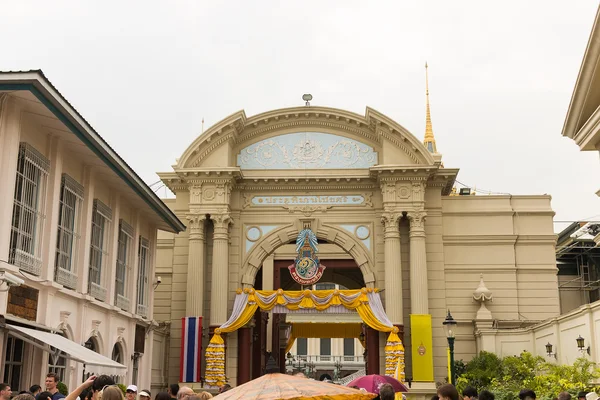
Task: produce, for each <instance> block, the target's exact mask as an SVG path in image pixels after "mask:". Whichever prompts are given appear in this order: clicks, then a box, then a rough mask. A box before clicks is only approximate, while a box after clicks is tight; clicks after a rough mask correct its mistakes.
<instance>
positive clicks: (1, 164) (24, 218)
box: [0, 71, 185, 392]
mask: <svg viewBox="0 0 600 400" xmlns="http://www.w3.org/2000/svg"><path fill="white" fill-rule="evenodd" d="M0 182H2V189H1V193H2V196H0V346H1V354H0V359H1V360H2V364H1V367H0V380H2V381H5V382H7V383H8V384H10V386H11V388H12V390H13V392H18V391H20V390H28V388H29V387H30V386H31V385H32V384H42V385H43V382H44V379H45V376H46V374H47V373H48V372H55V373H57V374H58V375H59V376H60V378H61V380H62V381H63V382H64V383H65V384H67V386H68V387H69V388H74V387H76V386H77V385H78V384H79V383H80V382H81V381H82V379H83V378H84V376H85V375H87V374H90V373H95V374H101V373H106V374H112V375H115V377H116V379H117V381H119V382H122V383H127V384H130V383H137V384H138V385H139V386H140V387H150V384H151V382H152V383H155V381H156V383H157V384H159V385H160V384H164V383H165V382H162V381H159V380H155V379H154V378H153V377H152V367H151V362H150V361H151V357H152V352H153V350H155V346H154V342H155V338H156V337H158V336H160V335H157V332H160V330H161V329H162V327H161V326H159V325H158V324H156V323H155V322H153V303H154V300H153V299H154V286H155V284H154V270H155V265H156V240H157V230H158V229H161V230H163V231H168V232H172V233H177V232H179V231H181V230H183V229H184V228H185V227H184V225H183V224H182V223H181V222H180V221H179V220H178V219H177V217H175V215H174V214H173V213H172V212H171V211H170V210H169V209H168V208H167V207H166V206H165V205H164V204H163V203H162V202H161V201H160V199H158V197H157V196H156V195H155V194H154V193H153V192H152V190H151V189H150V188H149V187H148V186H147V185H146V184H144V182H143V181H142V180H141V179H140V177H139V176H138V175H136V173H135V172H134V171H133V170H132V169H131V168H130V167H129V166H128V165H127V164H126V163H125V161H124V160H123V159H122V158H121V157H119V155H118V154H117V153H116V152H115V151H114V150H113V149H112V148H111V147H110V146H109V145H108V144H107V143H106V142H105V141H104V140H103V139H102V138H101V137H100V136H99V134H98V133H97V132H96V131H95V130H94V129H93V128H92V127H91V126H90V125H89V123H88V122H87V121H86V120H85V119H84V118H83V116H81V115H80V114H79V113H78V112H77V111H76V110H75V109H74V108H73V106H72V105H71V104H70V103H69V102H68V101H67V100H66V99H65V98H64V97H63V96H62V95H61V94H60V93H59V92H58V90H57V89H56V88H55V87H54V86H53V85H52V84H51V83H50V81H49V80H48V79H47V78H46V77H45V76H44V75H43V73H42V72H41V71H27V72H3V73H0ZM8 277H10V278H8ZM17 280H21V282H22V283H21V284H20V285H19V286H17V285H10V286H9V285H8V283H10V282H12V281H17ZM160 344H161V341H160V340H159V341H158V346H160ZM159 351H160V349H159Z"/></svg>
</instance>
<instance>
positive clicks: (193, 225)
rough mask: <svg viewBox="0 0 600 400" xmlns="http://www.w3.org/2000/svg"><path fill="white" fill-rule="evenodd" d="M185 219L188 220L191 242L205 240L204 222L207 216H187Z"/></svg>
mask: <svg viewBox="0 0 600 400" xmlns="http://www.w3.org/2000/svg"><path fill="white" fill-rule="evenodd" d="M185 218H186V219H187V220H188V225H187V227H188V230H189V234H190V240H204V220H205V219H206V215H205V214H191V213H190V214H187V215H186V216H185Z"/></svg>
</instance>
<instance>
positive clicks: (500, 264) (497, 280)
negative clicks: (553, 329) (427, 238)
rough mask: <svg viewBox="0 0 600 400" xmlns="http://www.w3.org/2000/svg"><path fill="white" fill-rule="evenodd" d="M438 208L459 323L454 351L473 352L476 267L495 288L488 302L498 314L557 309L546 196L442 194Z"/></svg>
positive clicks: (546, 314)
mask: <svg viewBox="0 0 600 400" xmlns="http://www.w3.org/2000/svg"><path fill="white" fill-rule="evenodd" d="M442 212H443V232H444V236H443V240H444V261H445V280H446V292H445V297H446V303H447V307H448V309H450V311H451V312H452V315H453V316H454V318H455V319H457V320H458V322H459V326H458V333H459V335H458V337H457V342H456V353H457V354H456V357H457V358H459V359H461V358H462V359H465V360H468V359H469V358H471V357H472V356H473V355H474V354H475V352H476V346H475V342H474V340H473V336H472V332H473V328H472V324H471V322H470V321H472V320H473V319H474V317H475V313H476V311H477V309H478V306H477V304H476V303H475V302H474V301H473V300H472V295H471V294H472V292H473V291H474V290H475V288H477V286H478V283H479V277H480V274H483V277H484V279H485V283H486V285H487V287H488V288H489V289H490V290H491V291H492V292H493V294H494V302H493V304H492V305H490V306H489V307H488V308H489V309H490V311H491V312H492V314H493V316H494V318H495V319H498V320H500V321H502V320H504V321H542V320H545V319H547V318H551V317H556V316H557V315H559V313H560V304H559V296H558V281H557V268H556V259H555V256H554V245H555V235H554V234H553V230H552V216H553V215H554V213H553V212H552V209H551V207H550V197H549V196H455V197H444V198H442ZM515 343H516V344H514V346H517V347H519V346H520V342H518V341H517V342H515ZM503 345H504V346H508V347H506V348H510V346H512V345H509V344H507V343H505V344H503Z"/></svg>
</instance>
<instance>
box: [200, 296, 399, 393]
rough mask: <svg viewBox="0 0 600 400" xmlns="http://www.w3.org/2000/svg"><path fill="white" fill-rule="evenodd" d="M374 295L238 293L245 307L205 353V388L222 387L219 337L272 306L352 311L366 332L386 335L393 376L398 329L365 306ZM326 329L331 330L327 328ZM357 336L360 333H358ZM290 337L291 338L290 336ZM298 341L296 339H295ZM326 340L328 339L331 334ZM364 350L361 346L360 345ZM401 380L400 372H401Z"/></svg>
mask: <svg viewBox="0 0 600 400" xmlns="http://www.w3.org/2000/svg"><path fill="white" fill-rule="evenodd" d="M373 292H374V293H377V292H378V290H377V289H370V288H362V289H358V290H337V289H335V290H303V291H288V292H284V291H283V290H282V289H278V290H276V291H266V290H258V291H255V290H254V289H252V288H250V289H244V290H243V292H242V290H241V289H238V291H237V294H238V295H241V294H242V293H244V294H247V295H248V298H247V301H246V305H245V307H244V309H243V310H242V312H241V313H240V315H239V316H238V317H237V319H236V320H235V321H234V322H233V323H231V325H229V326H226V327H220V328H217V329H215V333H214V335H213V337H212V338H211V339H210V343H209V345H208V347H207V349H206V374H205V378H206V383H207V384H209V385H216V386H223V385H224V384H225V383H226V379H227V378H226V377H225V342H224V341H223V338H222V337H221V334H222V333H229V332H234V331H236V330H237V329H239V328H241V327H242V326H244V325H246V324H247V323H248V322H250V320H251V319H252V316H253V315H254V313H255V312H256V310H257V309H258V308H260V309H261V310H264V311H270V310H272V309H273V308H275V306H277V305H280V306H284V307H285V308H286V309H288V310H291V311H294V310H299V309H315V310H317V311H324V310H326V309H328V308H329V307H331V306H334V305H342V306H344V307H345V308H347V309H349V310H356V312H357V313H358V315H359V316H360V318H361V319H362V321H363V322H364V323H365V324H366V325H367V326H369V327H370V328H372V329H374V330H376V331H380V332H386V333H389V336H388V340H387V343H386V346H385V353H386V374H387V375H390V376H394V374H395V373H396V367H397V365H398V364H399V363H400V360H399V358H401V359H402V360H401V364H402V365H404V346H403V345H402V342H401V341H400V338H399V337H398V328H396V327H395V326H388V325H384V324H383V323H382V322H381V321H379V319H378V318H377V317H376V316H375V314H374V313H373V310H372V309H371V307H370V306H369V298H368V295H367V294H368V293H373ZM328 329H331V324H330V325H329V327H328ZM358 334H359V335H360V332H359V333H358ZM292 337H294V335H293V334H292ZM295 337H298V336H295ZM327 337H331V333H329V334H328V336H327ZM291 344H293V340H291V341H290V342H288V345H287V348H288V349H287V350H286V352H287V351H289V349H290V348H291ZM363 346H364V343H363ZM401 372H402V376H403V374H404V370H403V368H402V371H401Z"/></svg>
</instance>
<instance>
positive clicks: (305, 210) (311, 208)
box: [284, 205, 333, 217]
mask: <svg viewBox="0 0 600 400" xmlns="http://www.w3.org/2000/svg"><path fill="white" fill-rule="evenodd" d="M331 207H333V206H332V205H304V206H289V207H286V206H284V208H286V209H287V210H288V211H289V212H290V213H295V212H301V213H302V214H304V216H305V217H310V216H311V215H312V214H313V213H314V212H316V211H320V212H323V211H325V210H327V209H329V208H331Z"/></svg>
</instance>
